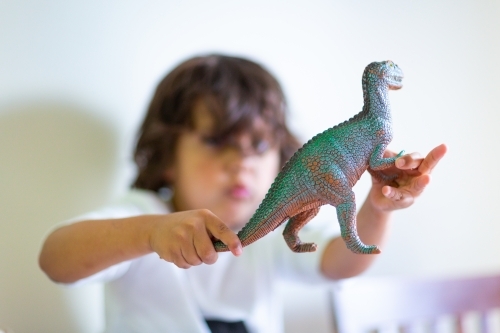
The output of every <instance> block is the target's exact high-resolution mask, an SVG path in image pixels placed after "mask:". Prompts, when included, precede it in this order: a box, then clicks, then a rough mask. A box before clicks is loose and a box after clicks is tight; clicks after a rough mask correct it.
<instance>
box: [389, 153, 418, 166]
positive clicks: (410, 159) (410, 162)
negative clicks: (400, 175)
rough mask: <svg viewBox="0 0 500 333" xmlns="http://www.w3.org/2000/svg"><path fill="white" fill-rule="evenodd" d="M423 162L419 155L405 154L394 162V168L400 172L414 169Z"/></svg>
mask: <svg viewBox="0 0 500 333" xmlns="http://www.w3.org/2000/svg"><path fill="white" fill-rule="evenodd" d="M423 160H424V159H423V158H422V156H421V155H420V154H419V153H411V154H406V155H403V156H401V157H400V158H398V159H397V160H396V167H397V168H398V169H401V170H411V169H416V168H418V167H419V166H420V164H422V161H423Z"/></svg>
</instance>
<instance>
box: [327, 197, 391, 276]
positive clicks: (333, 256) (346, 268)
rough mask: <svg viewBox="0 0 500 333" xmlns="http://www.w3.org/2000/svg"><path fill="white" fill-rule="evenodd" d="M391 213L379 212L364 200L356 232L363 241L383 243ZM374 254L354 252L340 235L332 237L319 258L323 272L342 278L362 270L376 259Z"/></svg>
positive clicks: (379, 244)
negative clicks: (320, 258)
mask: <svg viewBox="0 0 500 333" xmlns="http://www.w3.org/2000/svg"><path fill="white" fill-rule="evenodd" d="M390 216H391V213H388V212H381V211H379V210H377V209H375V208H373V206H372V205H371V204H370V202H369V200H366V201H365V203H364V204H363V206H362V207H361V209H360V210H359V212H358V215H357V228H358V234H359V237H360V238H361V240H362V241H363V243H365V244H370V245H371V244H375V245H377V246H379V247H380V246H381V245H383V242H384V239H385V235H386V234H387V229H388V223H389V219H390ZM376 257H377V255H376V254H355V253H353V252H351V251H350V250H349V249H348V248H347V247H346V245H345V243H344V241H343V240H342V238H341V237H336V238H334V239H333V240H332V241H331V242H330V243H329V244H328V245H327V248H326V249H325V251H324V253H323V257H322V260H321V270H322V272H323V274H324V275H325V276H327V277H329V278H331V279H344V278H349V277H353V276H356V275H358V274H361V273H362V272H364V271H365V270H366V269H367V268H368V267H369V266H370V265H371V264H372V262H373V261H374V260H375V259H376Z"/></svg>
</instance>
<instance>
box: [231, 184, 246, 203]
mask: <svg viewBox="0 0 500 333" xmlns="http://www.w3.org/2000/svg"><path fill="white" fill-rule="evenodd" d="M229 196H230V197H231V198H233V199H238V200H242V199H248V198H250V196H251V191H250V189H249V188H248V187H246V186H243V185H236V186H233V187H231V188H230V189H229Z"/></svg>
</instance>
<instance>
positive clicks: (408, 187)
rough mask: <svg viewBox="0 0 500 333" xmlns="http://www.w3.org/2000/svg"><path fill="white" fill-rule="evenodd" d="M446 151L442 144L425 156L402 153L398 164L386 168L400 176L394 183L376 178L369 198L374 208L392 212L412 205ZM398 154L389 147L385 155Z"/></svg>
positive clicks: (385, 171)
mask: <svg viewBox="0 0 500 333" xmlns="http://www.w3.org/2000/svg"><path fill="white" fill-rule="evenodd" d="M446 150H447V148H446V145H444V144H442V145H439V146H437V147H435V148H434V149H432V150H431V151H430V152H429V154H427V156H426V157H425V158H422V157H421V156H420V154H418V153H411V154H406V155H403V156H401V157H400V158H398V159H397V160H396V163H395V164H396V165H395V166H394V167H391V168H389V169H386V170H384V171H382V172H383V173H386V174H394V173H396V174H397V178H396V179H395V180H393V181H392V182H391V184H390V185H388V184H387V183H384V182H383V181H380V180H377V179H375V178H374V177H372V188H371V190H370V193H369V194H368V200H369V201H370V202H371V204H372V206H373V208H375V209H377V210H380V211H386V212H388V211H392V210H396V209H401V208H406V207H409V206H411V205H412V204H413V202H414V201H415V199H416V198H417V197H418V196H420V194H422V192H423V191H424V189H425V187H426V186H427V185H428V184H429V182H430V173H431V172H432V170H433V169H434V167H435V166H436V165H437V164H438V162H439V161H440V160H441V158H443V156H444V155H445V154H446ZM396 155H397V154H396V153H394V152H392V151H389V150H387V151H386V152H385V153H384V157H392V156H396Z"/></svg>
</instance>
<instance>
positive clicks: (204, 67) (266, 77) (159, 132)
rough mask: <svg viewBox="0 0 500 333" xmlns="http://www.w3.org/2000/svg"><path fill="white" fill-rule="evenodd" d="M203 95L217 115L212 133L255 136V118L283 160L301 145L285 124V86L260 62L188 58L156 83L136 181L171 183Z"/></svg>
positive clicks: (152, 186) (154, 186) (150, 185)
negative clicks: (181, 140)
mask: <svg viewBox="0 0 500 333" xmlns="http://www.w3.org/2000/svg"><path fill="white" fill-rule="evenodd" d="M200 100H201V101H203V102H204V103H205V105H206V106H207V109H208V110H209V112H210V113H211V115H212V117H214V124H215V127H216V128H215V129H214V132H215V133H214V135H215V136H216V137H217V138H219V139H221V140H224V139H225V138H229V137H232V136H234V135H237V134H240V133H242V132H247V133H250V134H251V135H252V136H253V139H254V140H253V141H254V142H259V140H261V139H262V138H259V137H255V136H259V135H261V134H259V133H260V132H258V131H253V126H254V123H255V120H256V119H259V118H260V119H261V120H263V122H264V123H265V124H266V126H267V127H268V129H269V131H268V133H269V135H270V136H271V140H272V144H275V145H277V147H278V148H279V152H280V158H281V165H284V164H285V162H286V161H287V160H288V159H289V158H290V157H291V156H292V155H293V153H294V152H295V151H296V150H297V149H298V148H299V147H300V143H299V141H298V140H297V138H296V137H295V136H294V135H293V134H292V133H291V132H290V130H289V129H288V127H287V125H286V113H287V112H288V111H287V103H286V100H285V96H284V94H283V90H282V88H281V86H280V84H279V83H278V81H277V80H276V78H275V77H274V76H273V75H271V73H270V72H269V71H268V70H266V69H265V68H264V67H262V66H261V65H259V64H257V63H256V62H253V61H251V60H248V59H244V58H241V57H233V56H226V55H219V54H211V55H207V56H197V57H194V58H191V59H188V60H186V61H184V62H182V63H181V64H179V65H178V66H177V67H175V68H174V69H173V70H172V71H171V72H170V73H168V74H167V75H166V76H165V77H164V79H163V80H162V81H161V82H160V83H159V84H158V86H157V88H156V91H155V94H154V96H153V98H152V100H151V103H150V105H149V108H148V112H147V114H146V117H145V119H144V121H143V123H142V126H141V127H140V130H139V133H138V140H137V144H136V148H135V152H134V160H135V163H136V164H137V167H138V173H137V177H136V179H135V181H134V183H133V185H132V186H133V187H136V188H141V189H147V190H152V191H158V190H159V189H160V188H162V187H166V186H169V180H168V179H166V178H165V170H166V169H167V168H168V167H169V166H171V165H172V164H173V161H174V157H175V147H176V144H177V139H178V137H179V134H180V133H181V130H182V129H192V128H193V119H194V116H193V109H194V106H195V105H196V103H197V102H198V101H200Z"/></svg>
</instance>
